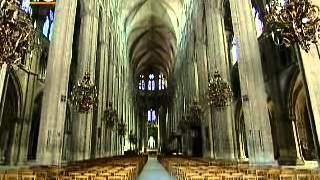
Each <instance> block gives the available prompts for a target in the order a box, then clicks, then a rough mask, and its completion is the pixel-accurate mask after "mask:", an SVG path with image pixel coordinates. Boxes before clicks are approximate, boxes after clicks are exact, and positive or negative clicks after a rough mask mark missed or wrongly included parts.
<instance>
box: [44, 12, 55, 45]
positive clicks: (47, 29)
mask: <svg viewBox="0 0 320 180" xmlns="http://www.w3.org/2000/svg"><path fill="white" fill-rule="evenodd" d="M53 20H54V12H53V11H52V10H50V11H49V14H48V16H46V21H45V22H44V24H43V29H42V33H43V35H45V36H46V37H47V38H48V39H49V40H51V36H52V32H53Z"/></svg>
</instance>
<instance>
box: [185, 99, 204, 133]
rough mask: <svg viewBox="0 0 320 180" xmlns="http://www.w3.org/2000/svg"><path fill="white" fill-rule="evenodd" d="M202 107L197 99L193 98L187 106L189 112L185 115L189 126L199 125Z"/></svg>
mask: <svg viewBox="0 0 320 180" xmlns="http://www.w3.org/2000/svg"><path fill="white" fill-rule="evenodd" d="M202 113H203V109H202V107H201V106H200V104H199V101H198V100H193V101H192V103H191V105H190V107H189V114H188V115H187V116H186V120H187V124H188V126H189V127H192V126H198V125H201V120H202Z"/></svg>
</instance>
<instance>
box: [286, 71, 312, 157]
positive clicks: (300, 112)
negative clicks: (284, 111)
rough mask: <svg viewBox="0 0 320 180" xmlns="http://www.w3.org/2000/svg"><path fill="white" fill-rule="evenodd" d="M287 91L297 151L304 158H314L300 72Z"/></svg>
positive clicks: (309, 121)
mask: <svg viewBox="0 0 320 180" xmlns="http://www.w3.org/2000/svg"><path fill="white" fill-rule="evenodd" d="M291 85H292V86H291V88H290V91H289V113H290V117H291V119H292V120H293V121H294V125H295V127H293V128H295V129H296V132H297V133H296V134H295V138H296V142H297V143H298V148H299V149H298V151H299V152H300V155H301V156H302V157H303V159H304V160H315V159H316V149H315V145H314V137H313V133H312V128H311V124H310V123H311V120H310V117H309V114H308V109H307V99H306V98H307V97H306V93H305V89H304V85H303V80H302V76H301V74H299V75H298V76H297V77H296V78H295V79H294V80H293V81H292V84H291Z"/></svg>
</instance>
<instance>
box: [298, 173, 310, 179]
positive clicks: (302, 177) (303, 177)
mask: <svg viewBox="0 0 320 180" xmlns="http://www.w3.org/2000/svg"><path fill="white" fill-rule="evenodd" d="M296 179H297V180H312V175H311V173H310V174H304V173H301V174H299V173H298V174H297V175H296Z"/></svg>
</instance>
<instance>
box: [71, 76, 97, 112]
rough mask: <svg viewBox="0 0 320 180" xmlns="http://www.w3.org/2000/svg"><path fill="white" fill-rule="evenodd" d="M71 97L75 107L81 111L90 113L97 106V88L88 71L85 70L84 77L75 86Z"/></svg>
mask: <svg viewBox="0 0 320 180" xmlns="http://www.w3.org/2000/svg"><path fill="white" fill-rule="evenodd" d="M71 98H72V99H71V101H72V103H73V105H74V107H75V109H76V110H77V111H78V112H80V113H88V112H90V110H93V109H94V108H95V107H96V106H97V101H98V94H97V88H96V85H95V84H94V83H93V82H92V81H91V80H90V74H89V73H88V72H85V75H84V77H83V79H82V80H81V81H78V83H77V84H76V85H75V86H74V87H73V90H72V93H71Z"/></svg>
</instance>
